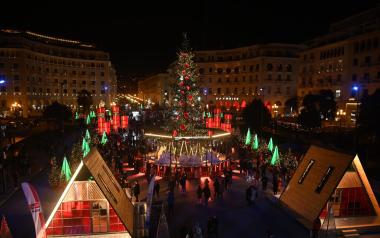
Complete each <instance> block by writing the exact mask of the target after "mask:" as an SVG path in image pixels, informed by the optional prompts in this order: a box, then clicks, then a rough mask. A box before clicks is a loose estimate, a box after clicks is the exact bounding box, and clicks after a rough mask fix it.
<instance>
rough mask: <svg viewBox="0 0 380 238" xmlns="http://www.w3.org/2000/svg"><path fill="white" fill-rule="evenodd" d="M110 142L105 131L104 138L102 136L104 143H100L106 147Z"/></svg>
mask: <svg viewBox="0 0 380 238" xmlns="http://www.w3.org/2000/svg"><path fill="white" fill-rule="evenodd" d="M107 141H108V138H107V135H106V132H105V131H104V132H103V136H102V141H101V142H100V143H101V144H102V145H105V144H106V143H107Z"/></svg>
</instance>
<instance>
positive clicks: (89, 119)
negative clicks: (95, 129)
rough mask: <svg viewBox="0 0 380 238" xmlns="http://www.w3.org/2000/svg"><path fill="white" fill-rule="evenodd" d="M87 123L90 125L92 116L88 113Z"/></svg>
mask: <svg viewBox="0 0 380 238" xmlns="http://www.w3.org/2000/svg"><path fill="white" fill-rule="evenodd" d="M86 124H87V125H90V124H91V118H90V115H87V119H86Z"/></svg>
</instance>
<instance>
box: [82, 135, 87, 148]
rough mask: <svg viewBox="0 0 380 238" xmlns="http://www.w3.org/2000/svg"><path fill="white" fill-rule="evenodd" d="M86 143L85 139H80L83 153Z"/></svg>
mask: <svg viewBox="0 0 380 238" xmlns="http://www.w3.org/2000/svg"><path fill="white" fill-rule="evenodd" d="M86 143H87V141H86V138H84V137H83V139H82V151H84V149H85V148H86Z"/></svg>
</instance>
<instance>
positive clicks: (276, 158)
mask: <svg viewBox="0 0 380 238" xmlns="http://www.w3.org/2000/svg"><path fill="white" fill-rule="evenodd" d="M279 161H280V155H279V153H278V147H277V145H276V146H275V147H274V152H273V155H272V159H271V161H270V164H271V165H275V164H277V163H278V162H279Z"/></svg>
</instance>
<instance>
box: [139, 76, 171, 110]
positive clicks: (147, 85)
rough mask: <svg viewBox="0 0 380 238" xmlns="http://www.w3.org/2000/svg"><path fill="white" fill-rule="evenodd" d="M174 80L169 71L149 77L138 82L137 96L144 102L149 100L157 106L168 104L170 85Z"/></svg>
mask: <svg viewBox="0 0 380 238" xmlns="http://www.w3.org/2000/svg"><path fill="white" fill-rule="evenodd" d="M174 78H175V76H174V75H172V74H171V73H170V70H168V72H165V73H158V74H153V75H150V76H148V77H146V78H143V79H141V80H139V81H138V96H139V98H141V99H143V100H144V101H145V100H151V101H152V102H154V103H158V104H159V105H164V104H165V103H170V98H171V95H172V92H171V87H170V84H171V83H172V82H173V79H174Z"/></svg>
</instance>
